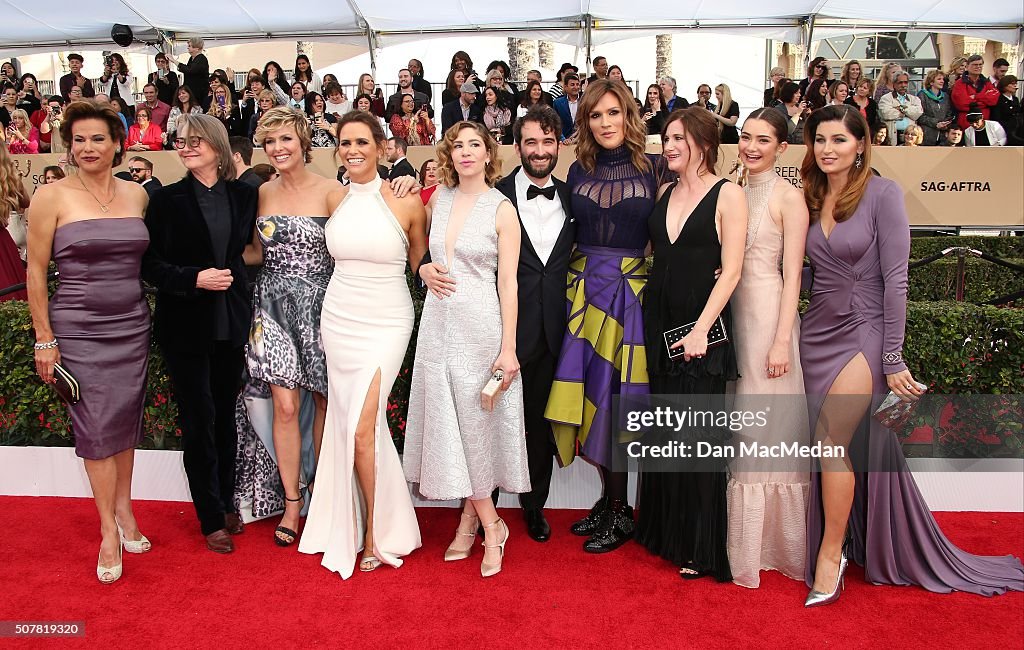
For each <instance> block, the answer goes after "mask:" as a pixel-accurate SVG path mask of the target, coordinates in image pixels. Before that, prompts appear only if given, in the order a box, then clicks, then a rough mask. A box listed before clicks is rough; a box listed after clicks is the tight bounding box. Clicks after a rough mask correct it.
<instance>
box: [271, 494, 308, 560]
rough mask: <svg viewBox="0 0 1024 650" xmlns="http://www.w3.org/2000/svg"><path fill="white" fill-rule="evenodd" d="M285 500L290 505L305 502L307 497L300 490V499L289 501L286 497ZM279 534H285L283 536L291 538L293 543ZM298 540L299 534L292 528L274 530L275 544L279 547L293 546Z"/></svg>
mask: <svg viewBox="0 0 1024 650" xmlns="http://www.w3.org/2000/svg"><path fill="white" fill-rule="evenodd" d="M284 500H285V501H288V502H289V503H298V502H300V501H305V497H303V496H302V490H299V496H298V498H296V499H289V498H288V497H287V496H285V498H284ZM300 509H301V508H300ZM278 533H283V534H285V535H287V536H288V537H291V541H288V540H286V539H282V538H281V537H280V536H279V535H278ZM298 539H299V534H298V533H297V532H295V531H294V530H292V529H291V528H285V527H284V526H278V527H277V528H275V529H274V543H275V544H277V545H278V546H282V547H286V546H291V545H292V544H294V543H295V542H296V540H298Z"/></svg>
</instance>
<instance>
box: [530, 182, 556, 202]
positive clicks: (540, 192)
mask: <svg viewBox="0 0 1024 650" xmlns="http://www.w3.org/2000/svg"><path fill="white" fill-rule="evenodd" d="M538 196H544V197H547V199H548V200H549V201H554V200H555V186H554V185H548V186H547V187H544V188H541V187H537V186H536V185H534V184H532V183H531V184H530V187H528V188H526V200H527V201H532V200H533V199H535V198H537V197H538Z"/></svg>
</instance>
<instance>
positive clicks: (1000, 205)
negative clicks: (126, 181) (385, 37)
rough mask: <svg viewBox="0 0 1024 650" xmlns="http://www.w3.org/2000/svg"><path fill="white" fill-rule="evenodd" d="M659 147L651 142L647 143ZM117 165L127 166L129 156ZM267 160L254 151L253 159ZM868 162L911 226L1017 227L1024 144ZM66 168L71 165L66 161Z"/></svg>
mask: <svg viewBox="0 0 1024 650" xmlns="http://www.w3.org/2000/svg"><path fill="white" fill-rule="evenodd" d="M805 150H806V147H804V146H803V145H793V146H791V147H789V148H788V149H787V150H786V152H785V153H784V154H783V155H782V156H780V158H779V161H778V163H777V165H776V168H777V170H778V172H779V174H780V175H781V176H782V177H783V178H785V179H786V180H788V181H789V182H790V183H792V184H793V185H795V186H797V187H800V185H801V179H800V164H801V162H802V161H803V158H804V153H805ZM648 151H650V152H651V153H658V152H659V151H660V148H659V147H658V146H657V145H654V146H651V147H648ZM140 155H141V156H142V157H144V158H146V159H147V160H149V161H151V162H152V163H153V173H154V175H155V176H156V177H157V178H159V179H160V181H161V182H162V183H164V184H165V185H166V184H168V183H173V182H174V181H176V180H178V179H179V178H181V176H182V175H183V174H184V173H185V168H184V167H183V166H182V165H181V162H180V161H179V160H178V155H177V154H176V153H175V152H173V151H153V152H145V153H141V154H140ZM501 156H502V170H503V171H504V172H505V173H509V172H511V171H512V170H513V169H515V167H516V165H518V164H519V159H518V156H516V153H515V148H514V147H511V146H503V147H501ZM12 157H13V158H14V162H15V165H16V166H17V168H18V171H19V173H20V174H21V175H22V179H23V181H24V183H25V185H26V187H28V189H29V190H30V191H34V189H35V186H36V185H39V184H40V183H42V179H43V169H44V168H45V167H46V166H47V165H57V164H60V161H61V159H62V158H63V154H35V155H19V156H12ZM408 157H409V161H410V162H411V163H412V164H413V166H414V167H415V168H416V169H419V167H420V165H421V164H422V163H423V162H424V161H426V160H428V159H430V158H433V157H434V148H433V147H412V148H410V149H409V153H408ZM736 157H737V154H736V145H723V146H722V147H721V152H720V154H719V173H721V174H726V175H728V173H729V172H730V171H731V170H732V169H733V168H734V167H735V163H736ZM129 158H130V156H128V157H126V158H125V160H124V164H123V165H122V166H121V167H120V168H118V170H117V171H121V170H124V169H127V166H128V159H129ZM574 160H575V152H574V149H573V148H571V147H569V148H564V149H563V150H562V152H561V153H560V155H559V157H558V167H557V169H556V170H555V175H556V176H558V177H560V178H565V175H566V172H567V171H568V169H569V166H570V165H571V164H572V163H573V161H574ZM263 162H267V158H266V156H265V155H264V153H263V152H262V151H260V150H257V151H256V152H255V153H254V155H253V164H256V163H263ZM310 166H311V168H312V169H313V170H314V171H316V172H317V173H319V174H322V175H324V176H330V177H334V176H336V175H337V171H338V164H337V162H336V161H335V158H334V150H333V149H314V150H313V162H312V163H311V164H310ZM871 166H872V167H874V169H875V170H876V171H877V172H878V173H879V174H880V175H882V176H884V177H886V178H891V179H892V180H894V181H896V182H897V183H899V184H900V186H901V187H903V190H904V192H905V197H906V208H907V213H908V214H909V216H910V223H911V225H913V226H967V227H999V228H1005V227H1010V228H1020V227H1024V147H978V148H956V149H953V148H947V147H876V148H875V149H873V150H872V159H871ZM67 169H68V171H69V172H71V173H73V168H67Z"/></svg>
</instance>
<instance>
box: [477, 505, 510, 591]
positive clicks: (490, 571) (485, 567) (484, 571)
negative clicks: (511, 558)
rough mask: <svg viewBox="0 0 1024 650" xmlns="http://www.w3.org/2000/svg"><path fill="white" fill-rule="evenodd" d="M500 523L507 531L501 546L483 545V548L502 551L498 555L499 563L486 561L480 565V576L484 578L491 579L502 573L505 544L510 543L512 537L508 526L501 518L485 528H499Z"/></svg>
mask: <svg viewBox="0 0 1024 650" xmlns="http://www.w3.org/2000/svg"><path fill="white" fill-rule="evenodd" d="M499 523H500V524H501V527H502V528H504V529H505V539H503V540H501V543H500V544H488V543H487V542H484V543H483V546H484V547H485V548H497V549H500V552H499V554H498V562H497V563H496V564H488V563H487V561H486V560H484V561H483V562H481V563H480V575H481V576H483V577H484V578H490V577H491V576H493V575H494V574H496V573H499V572H500V571H501V563H502V562H503V561H504V559H505V542H507V541H508V538H509V535H510V533H509V530H508V526H507V525H505V520H503V519H502V518H501V517H498V518H497V519H495V520H494V521H492V522H491V523H489V524H487V525H486V526H484V528H493V527H495V526H497V525H498V524H499Z"/></svg>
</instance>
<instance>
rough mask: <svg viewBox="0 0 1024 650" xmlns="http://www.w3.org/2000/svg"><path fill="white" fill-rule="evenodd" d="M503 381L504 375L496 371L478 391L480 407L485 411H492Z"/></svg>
mask: <svg viewBox="0 0 1024 650" xmlns="http://www.w3.org/2000/svg"><path fill="white" fill-rule="evenodd" d="M504 380H505V374H504V373H503V372H502V371H500V370H496V371H495V372H494V374H493V375H491V378H490V379H488V380H487V383H486V384H484V387H483V390H481V391H480V407H481V408H483V410H485V411H493V410H494V405H495V404H496V403H497V402H498V399H499V395H500V394H501V383H502V382H503V381H504Z"/></svg>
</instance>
